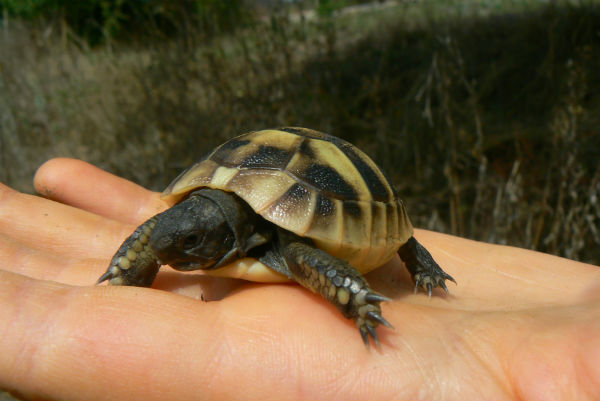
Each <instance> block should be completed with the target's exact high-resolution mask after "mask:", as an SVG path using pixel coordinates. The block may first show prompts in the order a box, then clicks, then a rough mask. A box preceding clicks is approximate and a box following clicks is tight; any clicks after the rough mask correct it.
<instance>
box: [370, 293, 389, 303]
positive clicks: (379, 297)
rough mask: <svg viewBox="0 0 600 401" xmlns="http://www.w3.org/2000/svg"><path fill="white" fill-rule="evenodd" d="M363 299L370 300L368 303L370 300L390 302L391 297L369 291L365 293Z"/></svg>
mask: <svg viewBox="0 0 600 401" xmlns="http://www.w3.org/2000/svg"><path fill="white" fill-rule="evenodd" d="M365 301H367V302H370V303H372V302H390V301H391V299H390V298H388V297H386V296H383V295H381V294H378V293H376V292H370V293H368V294H367V295H365Z"/></svg>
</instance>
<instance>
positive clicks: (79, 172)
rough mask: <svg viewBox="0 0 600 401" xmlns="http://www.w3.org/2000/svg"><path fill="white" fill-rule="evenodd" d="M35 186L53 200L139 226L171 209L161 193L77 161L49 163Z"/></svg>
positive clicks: (37, 177) (60, 160) (36, 179)
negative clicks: (151, 217)
mask: <svg viewBox="0 0 600 401" xmlns="http://www.w3.org/2000/svg"><path fill="white" fill-rule="evenodd" d="M34 186H35V189H36V191H38V193H40V194H42V195H43V196H45V197H47V198H49V199H52V200H55V201H58V202H61V203H65V204H68V205H71V206H75V207H77V208H80V209H84V210H87V211H89V212H92V213H95V214H98V215H100V216H104V217H108V218H110V219H113V220H117V221H120V222H122V223H127V224H134V225H137V224H139V223H140V222H141V221H143V220H146V219H147V218H148V217H150V216H153V215H155V214H156V213H159V212H160V211H162V210H164V209H165V208H166V206H167V205H166V203H165V202H163V201H162V200H161V199H160V195H159V194H158V193H156V192H153V191H149V190H147V189H145V188H144V187H141V186H139V185H137V184H134V183H133V182H131V181H128V180H126V179H124V178H121V177H117V176H115V175H113V174H110V173H108V172H106V171H104V170H102V169H100V168H98V167H96V166H93V165H91V164H89V163H86V162H84V161H81V160H76V159H67V158H57V159H51V160H48V161H47V162H46V163H44V164H43V165H42V166H40V168H39V169H38V171H37V172H36V174H35V178H34Z"/></svg>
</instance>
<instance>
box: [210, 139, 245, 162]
mask: <svg viewBox="0 0 600 401" xmlns="http://www.w3.org/2000/svg"><path fill="white" fill-rule="evenodd" d="M249 143H250V141H248V140H240V139H231V140H229V141H227V142H225V143H224V144H223V145H221V146H220V147H219V148H218V149H217V150H216V151H215V152H214V153H213V154H212V155H211V157H210V158H211V160H214V161H216V162H217V163H219V164H221V165H224V166H229V165H230V164H231V163H230V162H229V161H230V160H231V159H232V157H231V155H232V153H235V152H236V151H237V149H238V148H240V147H242V146H246V145H248V144H249Z"/></svg>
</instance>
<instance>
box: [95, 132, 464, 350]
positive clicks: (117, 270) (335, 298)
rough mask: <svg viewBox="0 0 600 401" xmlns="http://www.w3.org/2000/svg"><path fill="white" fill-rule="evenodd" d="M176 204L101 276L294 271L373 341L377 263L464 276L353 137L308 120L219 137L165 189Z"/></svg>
mask: <svg viewBox="0 0 600 401" xmlns="http://www.w3.org/2000/svg"><path fill="white" fill-rule="evenodd" d="M163 198H164V199H166V200H167V201H169V202H170V203H172V204H173V206H172V207H171V208H170V209H168V210H166V211H164V212H163V213H160V214H158V215H156V216H154V217H152V218H150V219H149V220H148V221H146V222H145V223H143V224H142V225H141V226H139V227H138V228H137V229H136V230H135V232H134V233H133V234H132V235H131V236H130V237H129V238H127V239H126V240H125V242H123V244H122V245H121V247H120V248H119V250H118V251H117V253H116V254H115V256H114V257H113V258H112V261H111V262H110V266H109V267H108V270H107V271H106V273H104V274H103V275H102V276H101V277H100V279H99V280H98V283H101V282H103V281H105V280H109V282H110V284H111V285H136V286H150V285H151V284H152V282H153V281H154V278H155V276H156V274H157V272H158V269H159V267H160V266H161V265H163V264H168V265H171V267H173V268H174V269H177V270H184V271H187V270H196V269H202V270H205V271H206V272H207V273H208V274H213V275H218V276H227V277H237V278H243V279H247V280H252V281H259V282H281V281H286V280H290V279H291V280H293V281H296V282H298V283H300V284H301V285H302V286H304V287H306V288H308V289H309V290H311V291H313V292H316V293H319V294H321V295H322V296H323V297H325V298H326V299H327V300H328V301H329V302H331V303H332V304H333V305H335V306H336V307H337V308H338V309H339V310H340V312H342V314H343V315H344V316H346V317H347V318H351V319H354V321H355V322H356V325H357V326H358V328H359V330H360V334H361V336H362V338H363V341H364V342H365V344H366V345H367V346H368V345H369V336H371V337H372V338H373V340H374V341H375V343H377V344H378V343H379V340H378V337H377V332H376V331H375V328H376V327H377V326H378V325H379V324H382V325H384V326H388V327H391V324H390V323H389V322H388V321H387V320H385V319H384V318H383V316H382V315H381V308H380V306H379V304H380V302H382V301H389V299H388V298H386V297H384V296H383V295H380V294H378V293H376V292H375V291H373V290H372V289H371V288H370V287H369V284H368V283H367V281H366V280H365V278H364V277H363V274H364V273H367V272H369V271H371V270H373V269H375V268H376V267H378V266H381V265H383V264H384V263H386V262H387V261H389V260H390V259H391V258H392V257H393V256H394V254H395V253H396V252H397V253H398V254H399V255H400V257H401V259H402V260H403V261H404V263H405V264H406V267H407V268H408V270H409V271H410V274H411V276H412V278H413V280H414V282H415V290H416V289H417V288H418V287H419V286H421V287H423V288H424V289H426V290H427V292H428V293H429V295H430V296H431V290H432V288H434V287H441V288H443V289H444V290H446V291H448V290H447V288H446V285H445V280H451V281H454V279H453V278H452V277H451V276H450V275H448V274H446V273H445V272H444V271H443V270H442V269H441V268H440V266H438V264H437V263H436V262H435V261H434V260H433V258H432V257H431V255H430V254H429V252H428V251H427V250H426V249H425V248H424V247H423V246H422V245H421V244H420V243H419V242H418V241H417V240H416V239H415V238H414V237H413V227H412V225H411V223H410V220H409V218H408V215H407V213H406V209H405V207H404V205H403V203H402V201H401V200H400V199H399V198H398V195H397V194H396V191H395V190H394V188H393V186H392V185H391V184H390V182H389V181H388V179H387V178H386V177H385V175H384V174H383V173H382V172H381V170H380V169H379V168H378V167H377V166H376V165H375V163H374V162H373V161H372V160H371V159H370V158H369V157H368V156H367V155H366V154H364V153H363V152H362V151H360V150H359V149H357V148H356V147H354V146H353V145H351V144H350V143H348V142H346V141H344V140H342V139H340V138H337V137H335V136H332V135H328V134H323V133H320V132H317V131H313V130H309V129H305V128H280V129H274V130H264V131H257V132H251V133H248V134H245V135H241V136H238V137H236V138H233V139H231V140H229V141H227V142H225V143H224V144H222V145H221V146H218V147H217V148H216V149H214V150H213V151H212V152H211V153H210V154H208V155H207V156H205V157H204V158H203V159H202V160H200V161H199V162H198V163H196V164H195V165H193V166H192V167H190V168H189V169H187V170H186V171H184V172H183V173H181V174H180V175H179V177H177V178H176V179H175V180H174V181H173V182H172V183H171V184H170V185H169V186H168V187H167V189H166V190H165V191H164V192H163Z"/></svg>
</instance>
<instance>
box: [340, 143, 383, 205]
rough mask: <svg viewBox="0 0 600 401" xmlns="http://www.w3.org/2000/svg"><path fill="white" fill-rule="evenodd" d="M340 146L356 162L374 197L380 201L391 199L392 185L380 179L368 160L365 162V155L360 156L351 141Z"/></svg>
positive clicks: (355, 164)
mask: <svg viewBox="0 0 600 401" xmlns="http://www.w3.org/2000/svg"><path fill="white" fill-rule="evenodd" d="M338 147H339V148H340V150H341V151H342V152H344V154H345V155H346V157H348V159H350V161H351V162H352V164H354V166H355V167H356V169H357V170H358V172H359V173H360V175H361V177H362V178H363V181H364V182H365V183H366V184H367V187H368V188H369V191H370V192H371V195H372V196H373V199H375V200H376V201H380V202H387V201H389V200H390V198H391V197H390V195H392V194H390V188H391V187H390V185H386V183H384V182H382V181H381V180H380V179H379V176H378V175H377V173H376V172H375V171H373V169H372V168H371V166H369V165H368V164H367V162H365V160H364V158H363V157H360V156H359V155H358V154H357V153H356V151H355V150H354V147H353V146H352V145H350V144H349V143H345V144H342V146H340V145H338ZM392 191H393V189H392Z"/></svg>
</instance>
